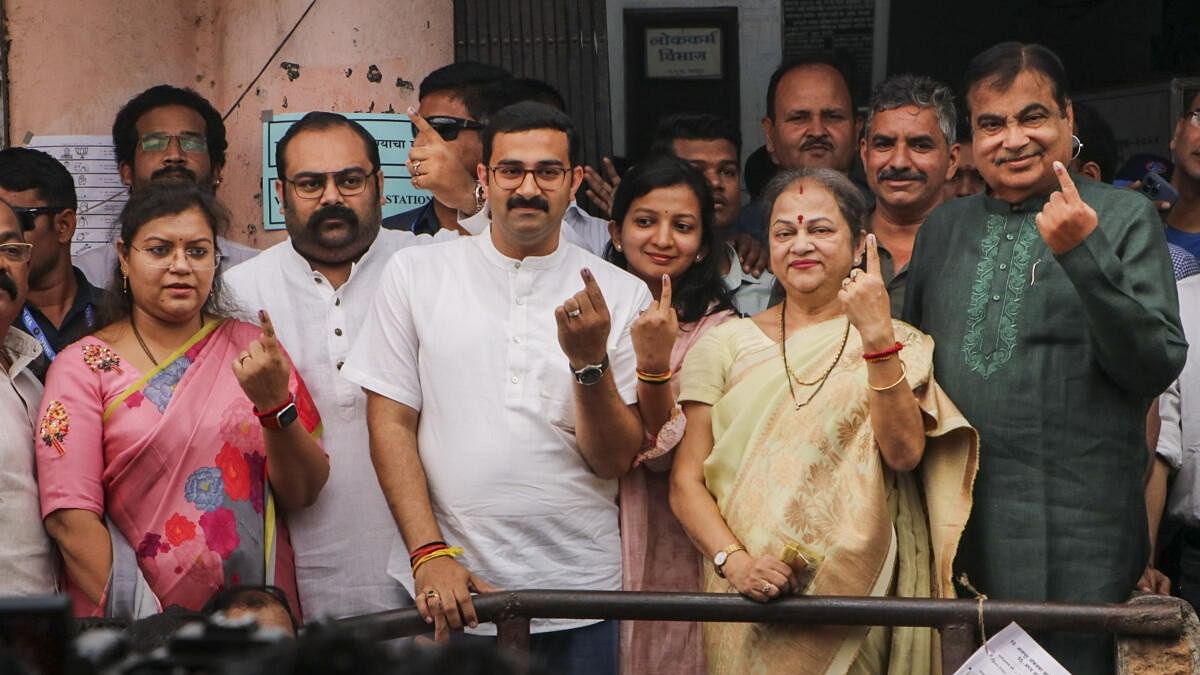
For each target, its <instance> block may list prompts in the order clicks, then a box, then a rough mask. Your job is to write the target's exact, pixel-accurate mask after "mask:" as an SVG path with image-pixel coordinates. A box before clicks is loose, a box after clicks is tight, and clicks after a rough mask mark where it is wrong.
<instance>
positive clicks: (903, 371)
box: [867, 361, 908, 391]
mask: <svg viewBox="0 0 1200 675" xmlns="http://www.w3.org/2000/svg"><path fill="white" fill-rule="evenodd" d="M907 377H908V368H906V367H905V366H904V361H900V379H898V380H896V381H895V382H893V383H891V384H889V385H888V386H886V387H876V386H875V385H873V384H871V382H870V380H868V381H867V386H868V387H870V388H871V391H887V390H888V389H894V388H896V387H898V386H900V383H901V382H903V381H904V380H905V379H906V378H907Z"/></svg>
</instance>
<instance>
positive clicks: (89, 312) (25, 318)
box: [21, 303, 96, 361]
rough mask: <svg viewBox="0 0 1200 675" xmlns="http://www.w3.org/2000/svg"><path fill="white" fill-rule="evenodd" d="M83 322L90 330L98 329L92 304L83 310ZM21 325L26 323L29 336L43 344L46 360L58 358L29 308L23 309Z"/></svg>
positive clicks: (56, 352)
mask: <svg viewBox="0 0 1200 675" xmlns="http://www.w3.org/2000/svg"><path fill="white" fill-rule="evenodd" d="M83 320H84V321H85V322H87V327H88V330H91V329H92V328H95V327H96V312H95V311H94V310H93V309H92V305H91V304H90V303H89V304H88V305H87V306H86V307H84V308H83ZM21 323H24V324H25V330H27V331H29V334H30V335H32V336H33V337H35V338H37V341H38V342H39V343H41V345H42V353H43V354H45V355H46V359H47V360H49V361H53V360H54V357H56V356H58V351H57V350H55V349H54V347H52V346H50V340H49V339H47V338H46V334H45V333H44V332H42V327H41V326H39V325H38V322H37V321H35V320H34V318H33V314H31V313H30V311H29V307H28V306H26V307H22V308H21Z"/></svg>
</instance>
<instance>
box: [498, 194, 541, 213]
mask: <svg viewBox="0 0 1200 675" xmlns="http://www.w3.org/2000/svg"><path fill="white" fill-rule="evenodd" d="M505 206H507V207H508V209H509V210H510V211H511V210H512V209H538V210H540V211H545V212H547V213H549V212H550V202H548V201H546V200H545V198H543V197H530V198H528V199H526V198H525V197H522V196H520V195H513V196H511V197H509V198H508V201H507V202H505Z"/></svg>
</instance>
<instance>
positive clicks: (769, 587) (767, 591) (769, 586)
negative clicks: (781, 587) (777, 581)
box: [762, 582, 775, 595]
mask: <svg viewBox="0 0 1200 675" xmlns="http://www.w3.org/2000/svg"><path fill="white" fill-rule="evenodd" d="M773 590H775V586H774V584H771V583H770V582H768V583H765V584H763V587H762V592H763V595H770V594H771V591H773Z"/></svg>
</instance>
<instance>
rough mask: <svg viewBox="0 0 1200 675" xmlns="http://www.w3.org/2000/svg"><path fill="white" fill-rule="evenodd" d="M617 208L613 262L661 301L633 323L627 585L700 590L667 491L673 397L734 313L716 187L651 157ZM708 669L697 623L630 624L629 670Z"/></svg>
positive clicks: (625, 653)
mask: <svg viewBox="0 0 1200 675" xmlns="http://www.w3.org/2000/svg"><path fill="white" fill-rule="evenodd" d="M612 216H613V220H612V221H611V222H610V223H609V226H608V227H609V231H610V233H611V235H612V244H611V246H610V247H609V250H608V259H609V261H610V262H612V263H613V264H615V265H617V266H618V267H621V268H623V269H626V270H628V271H629V272H631V273H633V274H635V275H637V276H638V277H640V278H641V279H642V280H643V281H645V282H646V285H647V286H649V287H650V292H651V293H652V294H653V295H654V299H655V302H654V303H652V304H651V305H650V307H649V308H648V309H647V310H646V311H645V313H643V314H642V316H641V317H640V318H639V319H638V321H637V322H636V323H634V325H633V344H634V350H635V351H636V353H637V366H638V380H639V381H638V408H639V411H640V412H641V415H642V422H643V424H644V426H645V428H646V441H645V446H644V448H643V452H642V453H641V454H640V455H639V456H638V458H637V466H635V467H634V469H633V471H631V472H629V473H628V474H626V475H625V476H624V477H623V478H622V479H621V493H620V495H621V497H620V498H621V548H622V554H623V563H624V589H625V590H627V591H683V592H697V591H699V590H700V579H701V574H700V573H701V560H700V557H699V555H698V554H697V553H696V549H695V547H694V546H692V543H691V541H690V540H689V539H688V538H687V535H686V534H684V532H683V528H682V527H680V525H679V522H678V521H677V520H676V519H675V516H674V515H672V513H671V507H670V505H669V504H668V502H667V495H668V492H669V480H668V475H669V474H668V471H669V470H670V467H671V460H672V455H671V451H672V450H673V449H674V448H675V445H676V444H677V443H679V440H680V439H681V438H682V437H683V430H684V426H685V420H684V418H683V414H682V412H681V411H680V409H679V406H678V405H677V404H676V402H675V397H676V396H677V395H678V393H679V385H678V374H679V369H680V366H681V365H682V363H683V357H684V355H685V354H687V351H688V349H690V348H691V346H692V345H693V344H695V342H696V340H697V339H699V337H700V336H701V335H702V334H703V333H704V331H706V330H708V329H709V328H711V327H712V326H715V325H717V324H720V323H722V322H724V321H726V320H728V319H730V318H733V317H735V316H736V314H735V313H734V310H733V303H732V302H731V300H730V296H729V291H728V290H727V289H726V288H725V285H724V283H723V282H722V280H721V274H720V271H719V268H718V264H717V263H718V260H719V256H720V255H722V254H723V253H722V250H721V244H720V243H719V242H718V241H716V237H715V235H714V216H713V199H712V193H711V192H710V191H709V187H708V183H707V182H706V181H705V180H704V177H703V176H702V175H701V174H700V173H699V172H698V171H696V169H694V168H693V167H692V166H691V165H690V164H688V163H687V162H684V161H683V160H680V159H678V158H675V157H671V156H658V157H652V158H649V159H647V160H645V161H643V162H641V163H640V164H638V165H637V166H635V167H633V168H632V169H630V170H629V172H628V173H626V174H625V176H624V177H622V179H621V184H620V185H619V186H618V188H617V191H616V194H615V195H614V196H613V204H612ZM703 671H704V651H703V645H702V644H701V636H700V626H699V624H697V623H692V622H673V621H654V622H651V621H636V622H635V621H625V622H622V624H621V672H622V673H623V674H624V675H637V674H639V673H656V674H665V673H699V672H703Z"/></svg>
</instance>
